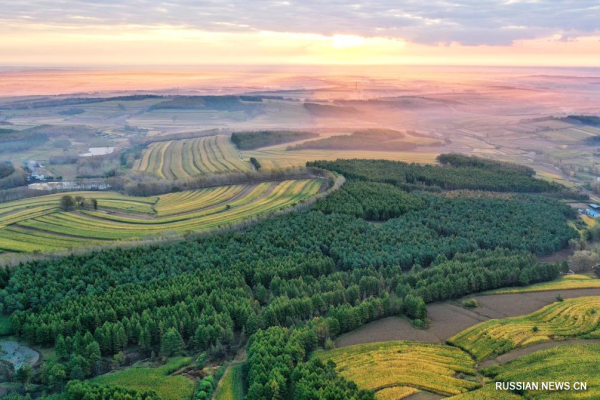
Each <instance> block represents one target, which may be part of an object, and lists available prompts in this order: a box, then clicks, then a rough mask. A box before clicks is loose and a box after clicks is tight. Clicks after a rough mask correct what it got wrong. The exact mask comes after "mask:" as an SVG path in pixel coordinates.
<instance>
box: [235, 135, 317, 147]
mask: <svg viewBox="0 0 600 400" xmlns="http://www.w3.org/2000/svg"><path fill="white" fill-rule="evenodd" d="M318 136H319V135H318V134H316V133H312V132H300V131H247V132H233V133H232V134H231V141H232V142H233V144H235V145H236V146H237V148H238V149H240V150H252V149H258V148H259V147H265V146H273V145H276V144H282V143H289V142H295V141H297V140H304V139H311V138H315V137H318Z"/></svg>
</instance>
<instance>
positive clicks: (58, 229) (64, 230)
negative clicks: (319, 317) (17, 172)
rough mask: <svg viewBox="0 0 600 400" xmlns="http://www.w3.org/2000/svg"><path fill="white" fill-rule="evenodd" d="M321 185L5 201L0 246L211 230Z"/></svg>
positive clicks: (68, 244) (38, 247)
mask: <svg viewBox="0 0 600 400" xmlns="http://www.w3.org/2000/svg"><path fill="white" fill-rule="evenodd" d="M321 185H322V181H321V180H318V179H309V180H289V181H283V182H265V183H260V184H254V185H235V186H223V187H216V188H210V189H201V190H195V191H189V192H180V193H170V194H166V195H162V196H157V197H147V198H146V197H127V196H122V195H120V194H117V193H112V192H76V193H71V195H73V196H76V195H77V196H82V197H83V198H86V199H97V201H98V209H97V210H92V209H75V210H73V211H62V210H61V209H60V208H59V202H60V198H61V197H62V196H64V195H65V194H64V193H63V194H60V195H51V196H43V197H38V198H35V199H29V200H26V201H23V202H20V201H19V202H14V204H13V203H6V204H4V205H1V206H0V250H3V251H8V252H33V251H52V250H59V249H65V248H72V247H76V246H81V245H96V244H102V243H106V242H107V241H111V240H121V239H135V238H143V237H146V236H150V235H158V234H161V233H164V232H174V233H177V234H184V233H187V232H198V231H206V230H210V229H214V228H217V227H222V226H225V225H229V224H233V223H237V222H239V221H242V220H244V219H248V218H251V217H256V216H258V215H262V214H265V213H270V212H274V211H278V210H281V209H284V208H286V207H289V206H293V205H295V204H298V203H299V202H301V201H303V200H306V199H308V198H309V197H311V196H313V195H314V194H316V193H317V192H318V191H319V189H320V187H321ZM22 203H24V204H22Z"/></svg>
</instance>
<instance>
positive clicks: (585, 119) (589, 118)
mask: <svg viewBox="0 0 600 400" xmlns="http://www.w3.org/2000/svg"><path fill="white" fill-rule="evenodd" d="M566 119H567V120H569V121H575V122H578V123H580V124H584V125H590V126H600V117H598V116H596V115H569V116H568V117H567V118H566Z"/></svg>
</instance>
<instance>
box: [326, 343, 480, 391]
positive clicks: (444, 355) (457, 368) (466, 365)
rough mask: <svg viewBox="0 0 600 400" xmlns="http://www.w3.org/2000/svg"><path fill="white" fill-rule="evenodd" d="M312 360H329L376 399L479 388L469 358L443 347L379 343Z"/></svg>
mask: <svg viewBox="0 0 600 400" xmlns="http://www.w3.org/2000/svg"><path fill="white" fill-rule="evenodd" d="M315 357H318V358H320V359H322V360H329V359H330V360H333V361H334V362H335V363H336V365H337V370H338V371H339V372H340V374H341V375H342V376H343V377H345V378H347V379H349V380H351V381H353V382H355V383H356V384H357V385H358V387H359V388H361V389H368V390H373V391H375V392H376V397H377V398H379V399H387V398H391V397H390V396H401V397H393V398H395V399H398V398H403V397H406V396H409V395H411V394H414V393H415V392H416V391H419V390H424V391H427V392H432V393H437V394H440V395H443V396H452V395H457V394H460V393H464V392H467V391H469V390H474V389H477V388H479V387H480V386H481V385H480V384H479V383H478V382H477V381H476V379H475V378H474V376H475V374H476V373H475V363H474V362H473V360H472V359H471V357H469V355H468V354H467V353H465V352H463V351H462V350H460V349H458V348H454V347H450V346H446V345H439V344H426V343H420V342H405V341H402V342H380V343H371V344H363V345H356V346H351V347H344V348H341V349H335V350H330V351H321V352H317V353H315ZM458 375H460V376H472V377H473V380H468V379H461V378H459V377H457V376H458Z"/></svg>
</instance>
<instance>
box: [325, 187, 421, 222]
mask: <svg viewBox="0 0 600 400" xmlns="http://www.w3.org/2000/svg"><path fill="white" fill-rule="evenodd" d="M424 204H425V203H424V202H423V201H422V200H421V199H420V198H419V197H417V196H414V195H411V194H409V193H406V192H405V191H402V190H400V189H398V188H397V187H395V186H393V185H389V184H387V183H377V182H361V181H350V182H347V183H346V184H345V185H344V186H342V187H341V188H340V189H339V190H338V191H336V192H334V193H332V194H331V195H329V196H327V197H326V198H324V199H321V200H319V201H318V202H317V203H316V204H315V208H316V209H317V210H321V211H323V212H324V213H332V212H338V213H342V214H348V215H353V216H355V217H357V218H363V219H366V220H381V221H386V220H388V219H390V218H396V217H399V216H401V215H402V214H405V213H407V212H408V211H411V210H416V209H419V208H421V207H423V205H424Z"/></svg>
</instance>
